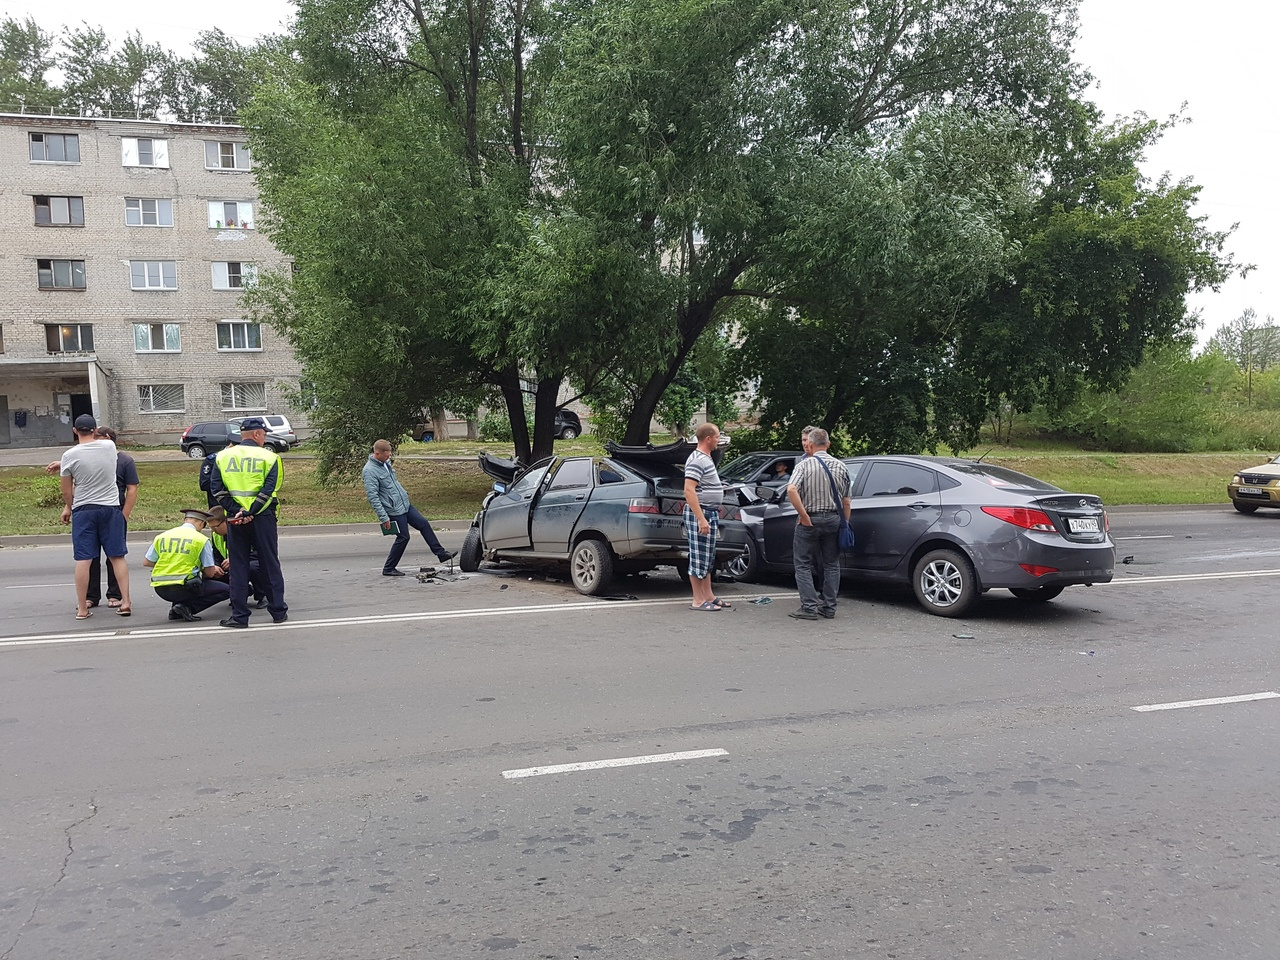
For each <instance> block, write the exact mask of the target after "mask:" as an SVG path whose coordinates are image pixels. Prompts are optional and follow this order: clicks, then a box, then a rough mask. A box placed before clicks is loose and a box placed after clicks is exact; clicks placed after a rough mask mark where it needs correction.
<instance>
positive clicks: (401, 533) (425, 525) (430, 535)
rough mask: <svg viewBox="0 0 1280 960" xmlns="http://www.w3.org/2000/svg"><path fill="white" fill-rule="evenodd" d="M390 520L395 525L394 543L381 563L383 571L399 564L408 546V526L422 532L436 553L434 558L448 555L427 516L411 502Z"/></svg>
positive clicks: (386, 571)
mask: <svg viewBox="0 0 1280 960" xmlns="http://www.w3.org/2000/svg"><path fill="white" fill-rule="evenodd" d="M390 520H391V522H392V523H394V524H395V525H396V540H395V543H393V544H391V552H390V553H388V554H387V562H386V563H384V564H383V565H382V572H383V573H388V572H390V571H392V570H394V569H395V568H396V567H397V566H399V565H400V558H401V557H403V556H404V550H405V547H407V546H409V536H410V535H409V528H410V527H413V529H415V530H417V531H418V532H419V533H421V534H422V539H423V540H425V541H427V546H428V547H430V548H431V552H432V553H434V554H435V555H436V559H438V560H443V559H444V558H445V557H447V556H448V555H449V551H448V550H446V549H445V548H444V546H443V545H442V544H441V543H440V540H439V539H438V538H437V537H436V532H435V531H434V530H432V529H431V524H430V523H429V522H428V521H427V518H426V517H424V516H423V515H422V514H420V513H419V512H418V510H417V508H416V507H415V506H413V504H410V505H409V512H408V513H401V514H397V515H396V516H393V517H391V518H390Z"/></svg>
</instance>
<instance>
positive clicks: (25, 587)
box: [5, 583, 75, 590]
mask: <svg viewBox="0 0 1280 960" xmlns="http://www.w3.org/2000/svg"><path fill="white" fill-rule="evenodd" d="M36 587H73V588H74V587H75V584H74V583H19V584H17V585H15V586H11V587H5V589H6V590H32V589H34V588H36Z"/></svg>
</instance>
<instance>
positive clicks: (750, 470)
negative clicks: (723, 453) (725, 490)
mask: <svg viewBox="0 0 1280 960" xmlns="http://www.w3.org/2000/svg"><path fill="white" fill-rule="evenodd" d="M771 459H772V458H771V457H768V456H765V455H764V454H761V453H749V454H747V455H746V456H742V457H738V458H737V459H736V460H731V461H730V462H729V464H728V465H727V466H724V467H721V468H720V471H719V472H720V479H721V480H728V481H736V480H746V479H747V478H748V477H750V476H751V475H752V474H754V473H755V472H756V471H757V470H759V469H760V468H761V467H763V466H764V465H765V464H766V463H768V462H769V461H770V460H771Z"/></svg>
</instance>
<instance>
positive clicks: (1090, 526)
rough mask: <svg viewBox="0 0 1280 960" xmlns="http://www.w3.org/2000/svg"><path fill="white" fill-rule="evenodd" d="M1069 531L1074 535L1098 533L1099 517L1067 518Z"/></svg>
mask: <svg viewBox="0 0 1280 960" xmlns="http://www.w3.org/2000/svg"><path fill="white" fill-rule="evenodd" d="M1067 529H1068V530H1070V531H1071V532H1072V533H1097V532H1098V531H1099V529H1100V528H1099V526H1098V518H1097V517H1067Z"/></svg>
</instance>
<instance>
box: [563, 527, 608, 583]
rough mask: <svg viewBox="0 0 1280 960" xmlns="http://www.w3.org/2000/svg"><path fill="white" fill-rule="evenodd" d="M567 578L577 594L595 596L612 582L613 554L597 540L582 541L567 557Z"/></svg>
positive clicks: (604, 544) (606, 545)
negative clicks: (571, 581)
mask: <svg viewBox="0 0 1280 960" xmlns="http://www.w3.org/2000/svg"><path fill="white" fill-rule="evenodd" d="M569 576H570V577H571V578H572V579H573V585H574V586H575V587H577V588H578V592H579V593H584V594H586V595H587V596H588V597H591V596H595V595H596V594H598V593H600V592H601V591H603V590H604V588H605V587H607V586H608V585H609V583H610V581H612V580H613V554H612V553H610V552H609V545H608V544H607V543H602V542H601V541H599V540H583V541H582V542H581V543H579V544H578V545H577V546H576V547H574V548H573V553H572V554H570V555H569Z"/></svg>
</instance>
